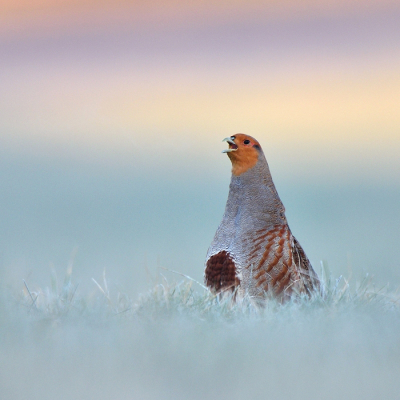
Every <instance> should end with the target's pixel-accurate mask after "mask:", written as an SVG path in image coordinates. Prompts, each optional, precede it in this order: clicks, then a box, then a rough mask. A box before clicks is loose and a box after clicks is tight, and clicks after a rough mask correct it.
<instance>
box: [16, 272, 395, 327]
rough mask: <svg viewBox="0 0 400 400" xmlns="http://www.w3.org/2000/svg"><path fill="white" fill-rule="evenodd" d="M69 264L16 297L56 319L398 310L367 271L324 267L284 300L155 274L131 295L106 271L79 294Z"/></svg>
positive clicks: (29, 310) (237, 316)
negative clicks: (237, 295) (359, 274)
mask: <svg viewBox="0 0 400 400" xmlns="http://www.w3.org/2000/svg"><path fill="white" fill-rule="evenodd" d="M71 272H72V269H71V268H68V270H67V273H66V275H65V277H64V280H63V282H62V284H61V285H60V284H59V282H58V279H57V276H56V275H55V273H53V274H52V276H51V285H50V287H45V288H44V289H41V288H39V289H35V290H32V289H31V288H30V284H29V283H27V282H25V281H23V287H22V290H21V292H20V295H19V296H18V297H17V299H16V300H17V301H16V303H17V304H19V305H22V306H23V308H24V309H25V310H26V312H27V313H28V314H29V315H31V316H33V317H35V318H45V319H59V318H63V317H71V316H73V317H89V316H96V317H98V316H99V315H101V316H102V317H107V316H117V315H119V316H123V317H124V318H132V319H146V320H157V319H162V318H164V319H165V318H170V317H177V316H182V317H183V316H184V317H188V318H194V319H199V320H225V321H235V320H238V319H240V318H256V319H262V318H268V317H270V316H271V315H274V314H275V313H279V314H281V315H286V316H290V315H291V314H293V315H294V314H298V313H309V312H312V313H318V312H323V313H325V314H326V313H329V312H337V311H342V312H349V311H351V310H354V309H357V308H370V309H375V310H376V309H381V310H382V311H385V310H395V311H400V294H399V293H398V291H397V292H394V291H389V290H388V288H387V287H380V288H377V287H376V286H375V285H374V282H373V279H372V278H371V277H370V276H368V275H366V276H365V277H364V279H363V280H361V281H360V282H351V281H348V280H346V279H345V278H344V277H342V276H341V277H339V278H334V277H332V276H331V275H330V274H329V273H327V272H326V270H323V274H322V283H323V287H324V291H323V294H321V293H314V294H313V295H312V297H311V298H309V297H308V296H307V295H303V296H297V297H295V298H293V299H292V300H291V301H288V302H286V303H284V304H282V303H280V302H279V301H276V300H275V299H274V298H271V297H267V298H266V300H265V301H264V302H263V303H262V304H260V303H259V302H255V301H254V299H252V298H250V297H244V298H242V299H240V300H238V301H233V295H231V294H226V295H225V296H223V297H220V296H215V295H214V294H212V293H211V292H210V291H209V290H207V288H205V287H204V286H203V285H202V284H200V283H199V282H196V281H195V280H193V279H192V278H190V277H185V276H184V278H183V279H180V280H179V281H169V280H167V279H166V278H165V277H164V276H163V275H160V277H159V278H160V279H161V281H160V282H158V283H156V284H154V286H153V287H152V288H151V289H149V290H148V291H147V292H146V293H143V294H142V295H140V296H139V298H138V299H133V298H132V297H130V296H129V295H128V294H126V293H124V292H122V291H118V290H114V292H113V291H112V290H110V285H109V284H108V282H107V279H106V276H105V273H103V277H102V281H101V282H98V281H96V280H95V279H93V290H92V291H91V292H90V293H88V294H86V295H82V294H81V293H80V292H79V285H78V284H76V283H74V282H73V281H72V274H71Z"/></svg>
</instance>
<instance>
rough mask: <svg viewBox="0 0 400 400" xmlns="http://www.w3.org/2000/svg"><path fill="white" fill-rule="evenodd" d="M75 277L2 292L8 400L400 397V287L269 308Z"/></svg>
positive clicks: (181, 282)
mask: <svg viewBox="0 0 400 400" xmlns="http://www.w3.org/2000/svg"><path fill="white" fill-rule="evenodd" d="M72 278H73V277H72V275H71V271H70V270H68V271H67V274H66V276H65V277H64V279H63V280H62V281H59V280H58V279H57V277H56V276H55V275H54V274H53V276H52V278H51V284H50V286H49V287H45V288H36V287H35V284H34V282H29V281H26V282H25V283H24V282H22V284H21V288H19V290H18V293H17V294H14V295H13V297H12V296H11V293H12V291H5V290H0V320H1V324H0V352H1V355H2V357H0V389H1V390H0V392H1V396H2V397H1V398H2V399H3V398H4V399H7V400H8V399H20V398H21V399H25V398H29V399H32V400H36V399H38V400H39V399H40V400H47V399H49V400H53V399H59V400H64V399H65V400H67V399H71V398H74V399H75V398H76V399H81V398H83V399H86V398H88V399H89V398H96V399H99V400H103V399H104V400H105V399H110V398H113V399H114V398H115V399H142V398H143V399H149V400H153V399H154V400H156V399H157V400H158V399H167V400H169V399H171V400H172V399H173V400H175V399H177V398H184V399H193V400H203V399H205V398H210V399H213V398H221V399H230V400H236V399H245V398H246V399H247V398H251V399H256V400H258V399H260V400H261V399H262V400H264V399H266V398H268V399H292V398H293V399H299V400H303V399H304V400H312V399H327V400H336V399H363V400H366V399H371V400H372V399H376V398H384V399H389V400H397V399H398V398H399V397H398V393H399V392H400V381H399V376H400V363H399V360H400V341H399V334H398V332H399V331H400V295H399V293H398V292H395V291H391V290H389V289H388V288H387V287H386V288H379V287H375V285H374V283H373V280H372V279H371V278H370V277H369V276H366V277H365V278H364V279H363V280H362V281H361V282H353V281H352V280H350V281H348V280H346V279H345V278H343V277H340V278H333V277H331V276H330V275H329V274H325V275H324V276H323V281H324V285H325V294H324V296H322V295H320V294H315V295H314V296H313V297H312V298H310V299H309V298H308V297H299V298H297V299H295V300H292V301H289V302H287V303H285V304H281V303H279V302H277V301H275V300H274V299H269V298H268V299H266V301H265V304H264V306H263V307H260V306H259V305H257V304H255V303H254V301H253V300H252V299H251V298H244V299H242V300H241V301H239V302H233V301H232V298H230V297H229V296H226V297H224V298H221V299H220V298H218V297H216V296H214V295H213V294H211V293H210V292H209V291H208V290H206V289H204V288H203V287H201V285H200V284H197V283H196V282H195V281H193V280H191V279H189V278H184V279H181V278H182V277H180V278H179V279H178V280H175V281H169V280H167V279H166V278H164V277H163V276H161V275H160V276H159V279H160V280H159V282H157V283H155V284H154V285H153V286H152V287H151V289H149V290H148V291H147V292H146V293H143V294H142V295H141V296H139V298H132V296H129V295H128V294H126V293H124V292H123V291H122V290H118V289H116V288H115V285H113V284H111V283H110V282H108V281H107V279H106V276H105V274H103V277H102V279H100V280H96V281H93V284H92V290H91V291H90V292H89V293H81V292H80V290H79V289H80V287H79V286H78V285H77V284H76V283H75V282H74V280H73V279H72Z"/></svg>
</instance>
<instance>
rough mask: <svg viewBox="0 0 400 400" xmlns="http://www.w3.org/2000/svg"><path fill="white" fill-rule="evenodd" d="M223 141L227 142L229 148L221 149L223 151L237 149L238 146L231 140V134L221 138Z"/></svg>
mask: <svg viewBox="0 0 400 400" xmlns="http://www.w3.org/2000/svg"><path fill="white" fill-rule="evenodd" d="M222 141H223V142H228V144H229V149H225V150H222V152H223V153H230V152H231V151H237V149H238V147H237V145H236V143H235V142H234V141H233V139H232V136H231V137H227V138H225V139H223V140H222Z"/></svg>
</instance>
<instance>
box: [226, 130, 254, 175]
mask: <svg viewBox="0 0 400 400" xmlns="http://www.w3.org/2000/svg"><path fill="white" fill-rule="evenodd" d="M224 141H225V142H227V143H228V144H229V149H226V150H224V151H223V153H228V157H229V158H230V160H231V162H232V173H233V175H236V176H238V175H241V174H243V172H246V171H247V170H249V169H250V168H253V167H254V166H255V165H256V164H257V161H258V155H259V152H260V151H261V146H260V143H258V142H257V140H255V139H254V138H252V137H251V136H248V135H245V134H243V133H237V134H236V135H233V136H231V137H228V138H225V139H224Z"/></svg>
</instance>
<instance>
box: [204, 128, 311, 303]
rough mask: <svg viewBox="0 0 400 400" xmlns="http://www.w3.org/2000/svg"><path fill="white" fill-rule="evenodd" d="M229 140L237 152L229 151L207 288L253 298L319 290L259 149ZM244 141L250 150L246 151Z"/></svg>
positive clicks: (208, 259) (208, 261)
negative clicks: (229, 165) (230, 170)
mask: <svg viewBox="0 0 400 400" xmlns="http://www.w3.org/2000/svg"><path fill="white" fill-rule="evenodd" d="M231 138H234V139H232V140H234V143H235V144H238V149H237V150H232V151H231V153H228V155H229V156H230V159H231V161H232V165H233V173H232V178H231V183H230V187H229V196H228V200H227V203H226V207H225V213H224V216H223V218H222V222H221V224H220V225H219V227H218V229H217V232H216V233H215V236H214V240H213V241H212V243H211V245H210V247H209V249H208V252H207V257H206V268H205V283H206V285H207V286H209V287H210V288H211V290H213V291H214V292H216V293H218V292H221V291H226V290H235V291H236V293H237V294H241V295H244V294H245V293H247V294H249V295H250V296H252V297H255V298H262V297H264V296H265V294H266V293H272V294H273V295H275V296H279V297H280V298H287V297H290V296H291V295H292V294H293V293H302V292H306V293H311V292H312V291H313V290H315V289H318V288H319V280H318V277H317V275H316V273H315V272H314V270H313V268H312V266H311V264H310V261H309V260H308V258H307V256H306V255H305V252H304V250H303V249H302V248H301V246H300V244H299V243H298V241H297V240H296V239H295V237H294V236H293V235H292V233H291V231H290V229H289V226H288V224H287V221H286V217H285V208H284V206H283V204H282V202H281V200H280V198H279V195H278V193H277V191H276V189H275V185H274V183H273V181H272V177H271V174H270V170H269V167H268V163H267V160H266V159H265V156H264V153H263V151H262V149H261V146H260V145H259V143H258V142H257V141H256V140H255V139H253V138H252V137H250V136H247V135H243V134H237V135H235V136H232V137H231ZM244 140H249V141H251V144H253V146H250V145H249V146H246V148H244V147H245V146H244V145H241V143H242V142H243V141H244ZM233 146H235V145H233ZM241 146H242V147H243V148H244V150H243V152H242V153H241V151H242V147H241ZM230 147H232V146H231V145H230ZM250 147H252V148H250ZM233 151H235V153H233ZM252 152H256V153H254V154H252ZM241 154H244V155H245V157H243V159H244V161H243V160H241ZM251 157H253V159H254V161H251ZM254 157H255V158H254ZM249 160H250V161H249ZM239 163H240V171H239V173H238V174H235V167H237V165H238V164H239ZM246 163H247V164H248V168H246ZM252 164H255V165H254V166H253V165H252ZM236 171H237V169H236Z"/></svg>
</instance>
